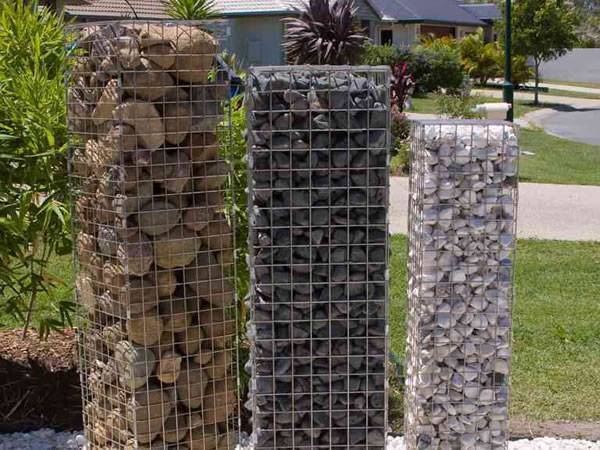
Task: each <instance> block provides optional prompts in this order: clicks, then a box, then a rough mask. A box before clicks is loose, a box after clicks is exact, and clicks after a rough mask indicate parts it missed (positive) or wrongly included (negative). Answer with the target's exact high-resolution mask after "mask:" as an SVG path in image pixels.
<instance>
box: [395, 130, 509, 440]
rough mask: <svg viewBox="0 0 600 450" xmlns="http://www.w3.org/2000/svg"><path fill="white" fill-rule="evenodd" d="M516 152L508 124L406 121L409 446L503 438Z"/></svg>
mask: <svg viewBox="0 0 600 450" xmlns="http://www.w3.org/2000/svg"><path fill="white" fill-rule="evenodd" d="M518 154H519V147H518V135H517V129H516V128H515V126H514V125H513V124H510V123H505V122H486V121H424V122H421V123H416V124H415V125H414V126H413V130H412V162H411V177H410V202H409V209H410V216H409V217H410V218H409V241H410V242H409V282H408V299H409V300H408V318H407V322H408V340H407V347H408V349H407V367H406V400H405V405H406V406H405V432H406V441H407V448H408V449H417V448H418V449H479V448H481V449H484V448H485V449H502V448H506V445H507V444H506V443H507V439H508V376H509V370H510V358H511V328H512V327H511V310H512V300H513V273H514V251H515V241H516V210H517V179H518V177H517V172H518Z"/></svg>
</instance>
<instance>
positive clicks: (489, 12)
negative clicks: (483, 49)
mask: <svg viewBox="0 0 600 450" xmlns="http://www.w3.org/2000/svg"><path fill="white" fill-rule="evenodd" d="M460 7H461V8H464V9H465V10H467V11H468V12H470V13H471V14H472V15H474V16H475V17H477V18H478V19H479V20H481V21H482V22H485V24H486V26H485V27H483V31H484V38H485V41H486V42H493V41H497V40H498V33H496V31H495V30H494V25H495V24H496V22H498V21H500V20H501V19H502V12H501V11H500V8H498V5H496V4H495V3H472V4H465V5H460Z"/></svg>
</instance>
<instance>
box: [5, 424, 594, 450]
mask: <svg viewBox="0 0 600 450" xmlns="http://www.w3.org/2000/svg"><path fill="white" fill-rule="evenodd" d="M242 443H243V444H242V445H240V446H238V448H237V450H252V446H251V445H249V444H248V438H247V437H246V436H242ZM85 448H86V446H85V438H84V437H83V435H81V433H65V432H62V433H61V432H55V431H53V430H49V429H42V430H36V431H32V432H31V433H12V434H0V450H85ZM508 449H509V450H600V442H591V441H584V440H579V439H554V438H537V439H522V440H518V441H511V442H510V443H509V444H508ZM387 450H405V447H404V438H402V437H393V436H390V437H388V445H387Z"/></svg>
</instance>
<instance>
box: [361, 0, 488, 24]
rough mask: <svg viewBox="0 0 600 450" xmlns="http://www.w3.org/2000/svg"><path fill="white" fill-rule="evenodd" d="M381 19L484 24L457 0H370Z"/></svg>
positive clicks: (388, 20)
mask: <svg viewBox="0 0 600 450" xmlns="http://www.w3.org/2000/svg"><path fill="white" fill-rule="evenodd" d="M370 1H371V3H372V4H373V7H374V8H375V10H376V11H377V12H378V13H379V17H381V20H384V21H387V22H433V23H447V24H455V25H472V26H483V25H485V23H484V22H482V21H481V20H479V19H478V18H477V17H476V16H474V15H473V14H471V13H470V12H469V11H468V10H466V9H464V8H461V5H459V4H458V3H457V2H456V0H370Z"/></svg>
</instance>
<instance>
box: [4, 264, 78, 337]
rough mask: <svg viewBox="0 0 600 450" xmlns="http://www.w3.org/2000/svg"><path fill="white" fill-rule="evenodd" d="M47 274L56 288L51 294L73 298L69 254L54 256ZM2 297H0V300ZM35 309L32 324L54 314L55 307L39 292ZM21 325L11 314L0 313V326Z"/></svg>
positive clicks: (62, 298) (72, 278)
mask: <svg viewBox="0 0 600 450" xmlns="http://www.w3.org/2000/svg"><path fill="white" fill-rule="evenodd" d="M49 270H50V273H49V276H51V277H52V279H54V282H55V284H56V289H55V290H54V292H53V295H54V296H55V297H56V299H60V300H73V291H72V286H73V284H74V280H75V276H74V275H73V260H72V258H71V257H70V256H62V257H57V258H54V260H53V261H52V263H51V264H50V266H49ZM1 301H2V299H1V298H0V302H1ZM36 305H37V307H36V309H35V311H34V313H33V320H32V324H33V325H37V323H38V321H39V319H41V318H43V317H48V316H54V312H55V308H54V307H53V302H52V300H51V299H49V298H48V295H46V294H43V293H42V294H40V295H39V296H38V299H37V302H36ZM20 327H23V322H22V321H20V320H15V319H14V318H13V317H11V316H7V315H0V329H1V328H20Z"/></svg>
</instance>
